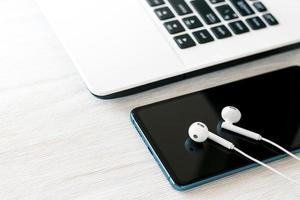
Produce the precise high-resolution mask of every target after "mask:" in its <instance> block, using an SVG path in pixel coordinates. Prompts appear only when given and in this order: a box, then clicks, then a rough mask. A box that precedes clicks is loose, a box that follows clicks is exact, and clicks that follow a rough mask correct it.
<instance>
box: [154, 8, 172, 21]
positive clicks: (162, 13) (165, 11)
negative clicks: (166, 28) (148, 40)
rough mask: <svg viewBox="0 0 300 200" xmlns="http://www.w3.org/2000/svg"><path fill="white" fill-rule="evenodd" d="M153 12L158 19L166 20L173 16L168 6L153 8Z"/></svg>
mask: <svg viewBox="0 0 300 200" xmlns="http://www.w3.org/2000/svg"><path fill="white" fill-rule="evenodd" d="M154 12H155V14H156V15H157V17H158V18H159V19H160V20H166V19H170V18H173V17H175V15H174V14H173V13H172V11H171V10H170V8H168V7H163V8H157V9H155V10H154Z"/></svg>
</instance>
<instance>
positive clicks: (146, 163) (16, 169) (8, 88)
mask: <svg viewBox="0 0 300 200" xmlns="http://www.w3.org/2000/svg"><path fill="white" fill-rule="evenodd" d="M0 29H1V31H0V44H1V45H0V199H1V200H2V199H3V200H6V199H22V200H23V199H55V200H60V199H78V200H81V199H89V200H93V199H95V200H96V199H97V200H98V199H130V200H134V199H156V200H167V199H173V200H180V199H189V200H191V199H197V200H199V199H213V200H221V199H222V200H223V199H225V200H226V199H228V200H233V199H234V200H236V199H243V200H244V199H251V200H253V199H289V200H294V199H295V200H296V199H299V198H300V196H299V195H300V194H299V188H296V186H293V185H290V184H289V183H287V182H286V181H285V180H283V179H281V178H280V177H277V176H276V175H273V174H272V173H270V172H269V171H267V170H265V169H262V168H256V169H253V170H250V171H248V172H244V173H241V174H238V175H234V176H232V177H228V178H224V179H222V180H220V181H217V182H213V183H211V184H207V185H205V186H202V187H200V188H197V189H194V190H192V191H188V192H177V191H175V190H174V189H172V188H171V186H170V185H169V183H168V182H167V180H166V179H165V177H164V176H163V174H162V172H161V171H160V169H159V167H158V166H157V164H156V163H155V161H154V160H153V158H152V157H151V155H150V154H149V153H148V151H147V148H146V147H145V145H144V144H143V143H142V140H141V139H140V138H139V136H138V135H137V133H136V131H135V129H134V128H133V127H132V125H131V123H130V120H129V113H130V111H131V109H133V108H134V107H136V106H140V105H144V104H148V103H151V102H155V101H159V100H163V99H167V98H171V97H175V96H178V95H183V94H187V93H190V92H193V91H198V90H201V89H204V88H208V87H213V86H216V85H219V84H222V83H227V82H230V81H234V80H238V79H241V78H244V77H249V76H253V75H256V74H260V73H263V72H268V71H272V70H275V69H279V68H283V67H287V66H290V65H295V64H300V50H294V51H290V52H286V53H283V54H280V55H276V56H271V57H268V58H266V59H261V60H258V61H255V62H250V63H247V64H243V65H239V66H236V67H233V68H227V69H224V70H221V71H217V72H213V73H209V74H205V75H203V76H200V77H196V78H192V79H189V80H186V81H182V82H178V83H174V84H170V85H167V86H164V87H160V88H157V89H154V90H151V91H147V92H143V93H140V94H137V95H132V96H128V97H125V98H120V99H114V100H105V101H103V100H100V99H97V98H95V97H94V96H92V95H91V94H90V93H89V92H88V90H87V89H86V87H85V85H84V83H83V82H82V80H81V78H80V76H79V74H78V73H77V71H76V69H75V68H74V66H73V65H72V62H71V61H70V59H69V57H68V56H67V55H66V53H65V51H64V49H63V48H62V46H61V44H60V43H59V42H58V40H57V39H56V37H55V35H54V34H53V32H52V30H51V28H50V27H49V25H48V24H47V22H46V20H45V19H44V17H43V15H42V14H41V12H40V10H39V8H38V7H37V5H36V4H35V2H34V1H33V0H1V1H0ZM272 166H274V167H276V168H277V169H279V170H281V171H283V172H285V173H286V174H287V175H289V176H292V177H294V178H296V179H297V180H299V181H300V170H299V169H300V164H299V163H297V162H295V161H293V160H290V159H284V160H282V161H278V162H275V163H273V164H272Z"/></svg>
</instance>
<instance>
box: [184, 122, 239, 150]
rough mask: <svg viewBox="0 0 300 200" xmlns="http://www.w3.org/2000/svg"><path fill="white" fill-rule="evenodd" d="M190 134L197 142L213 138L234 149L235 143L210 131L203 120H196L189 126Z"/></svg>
mask: <svg viewBox="0 0 300 200" xmlns="http://www.w3.org/2000/svg"><path fill="white" fill-rule="evenodd" d="M189 136H190V138H191V139H192V140H193V141H195V142H204V141H205V140H207V139H211V140H212V141H214V142H216V143H218V144H220V145H222V146H223V147H225V148H227V149H233V148H234V145H233V144H232V143H231V142H229V141H227V140H225V139H223V138H221V137H220V136H217V135H216V134H214V133H212V132H210V131H209V130H208V128H207V126H206V125H205V124H203V123H202V122H195V123H193V124H192V125H191V126H190V128H189Z"/></svg>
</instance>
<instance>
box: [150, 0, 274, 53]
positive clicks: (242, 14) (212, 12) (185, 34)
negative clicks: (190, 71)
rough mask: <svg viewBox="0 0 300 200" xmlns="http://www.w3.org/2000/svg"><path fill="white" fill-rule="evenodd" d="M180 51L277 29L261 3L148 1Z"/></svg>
mask: <svg viewBox="0 0 300 200" xmlns="http://www.w3.org/2000/svg"><path fill="white" fill-rule="evenodd" d="M146 1H147V2H148V4H149V5H150V7H152V9H153V11H154V13H155V14H156V16H157V17H158V18H159V19H160V20H161V21H162V24H163V26H164V27H165V28H166V30H167V31H168V32H169V34H170V36H171V37H173V38H174V41H175V42H176V44H177V45H178V47H179V48H181V49H187V48H190V47H194V46H196V45H197V44H206V43H210V42H214V41H217V40H222V39H226V38H230V37H233V36H238V35H241V34H246V33H249V32H251V31H257V30H260V29H265V28H267V27H268V26H274V25H278V24H279V22H278V21H277V19H276V18H275V17H274V16H273V15H272V14H271V13H270V12H269V11H268V9H267V7H266V6H265V5H264V4H263V3H262V2H261V1H259V0H146Z"/></svg>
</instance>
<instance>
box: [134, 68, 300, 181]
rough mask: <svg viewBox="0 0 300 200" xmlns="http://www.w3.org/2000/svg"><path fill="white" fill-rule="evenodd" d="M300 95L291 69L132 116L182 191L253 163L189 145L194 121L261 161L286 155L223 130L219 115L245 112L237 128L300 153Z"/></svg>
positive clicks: (210, 146) (209, 146) (214, 147)
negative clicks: (235, 110)
mask: <svg viewBox="0 0 300 200" xmlns="http://www.w3.org/2000/svg"><path fill="white" fill-rule="evenodd" d="M299 92H300V67H290V68H286V69H283V70H279V71H275V72H271V73H267V74H263V75H259V76H256V77H252V78H248V79H244V80H240V81H237V82H233V83H229V84H226V85H222V86H218V87H215V88H211V89H207V90H203V91H199V92H196V93H192V94H188V95H184V96H180V97H176V98H173V99H169V100H165V101H161V102H158V103H154V104H151V105H146V106H143V107H139V108H136V109H134V110H133V111H132V116H133V118H134V120H135V122H136V123H137V124H138V126H139V127H140V129H141V132H142V134H144V137H146V138H147V140H148V141H149V143H150V145H151V147H152V148H153V150H154V151H155V153H156V155H157V156H158V157H159V159H160V161H161V163H162V164H163V166H164V167H165V169H166V170H167V171H168V173H169V175H170V176H171V178H172V180H173V181H174V182H175V183H176V184H177V185H180V186H182V185H188V184H192V183H195V182H198V181H201V180H204V179H207V178H210V177H213V176H218V175H222V174H225V173H226V172H230V171H232V170H236V169H239V168H242V167H245V166H248V165H250V164H252V161H249V160H248V159H246V158H244V157H242V156H241V155H239V154H237V153H235V152H234V151H230V150H227V149H225V148H224V147H222V146H220V145H218V144H216V143H214V142H213V141H210V140H207V141H206V142H204V143H203V144H197V143H194V142H193V141H191V140H190V139H189V137H188V128H189V126H190V125H191V124H192V123H193V122H196V121H201V122H203V123H205V124H206V125H207V126H208V128H209V129H210V131H211V132H214V133H216V134H218V135H220V136H222V137H223V138H225V139H227V140H229V141H231V142H233V143H234V144H235V146H236V147H238V148H240V149H241V150H243V151H245V152H246V153H248V154H250V155H251V156H253V157H255V158H257V159H259V160H266V159H269V158H272V157H275V156H278V155H282V154H283V153H282V152H281V151H280V150H278V149H276V148H274V147H272V146H270V145H268V144H266V143H263V142H262V141H255V140H251V139H248V138H246V137H243V136H240V135H237V134H235V133H232V132H229V131H225V130H222V129H221V128H220V122H221V121H222V118H221V114H220V113H221V111H222V109H223V107H225V106H235V107H237V108H238V109H239V110H240V111H241V113H242V119H241V120H240V122H238V124H237V125H238V126H240V127H243V128H246V129H249V130H251V131H254V132H257V133H259V134H261V135H262V136H263V137H265V138H268V139H270V140H272V141H274V142H276V143H278V144H280V145H281V146H283V147H285V148H287V149H288V150H291V151H293V150H296V149H298V148H300V93H299Z"/></svg>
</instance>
